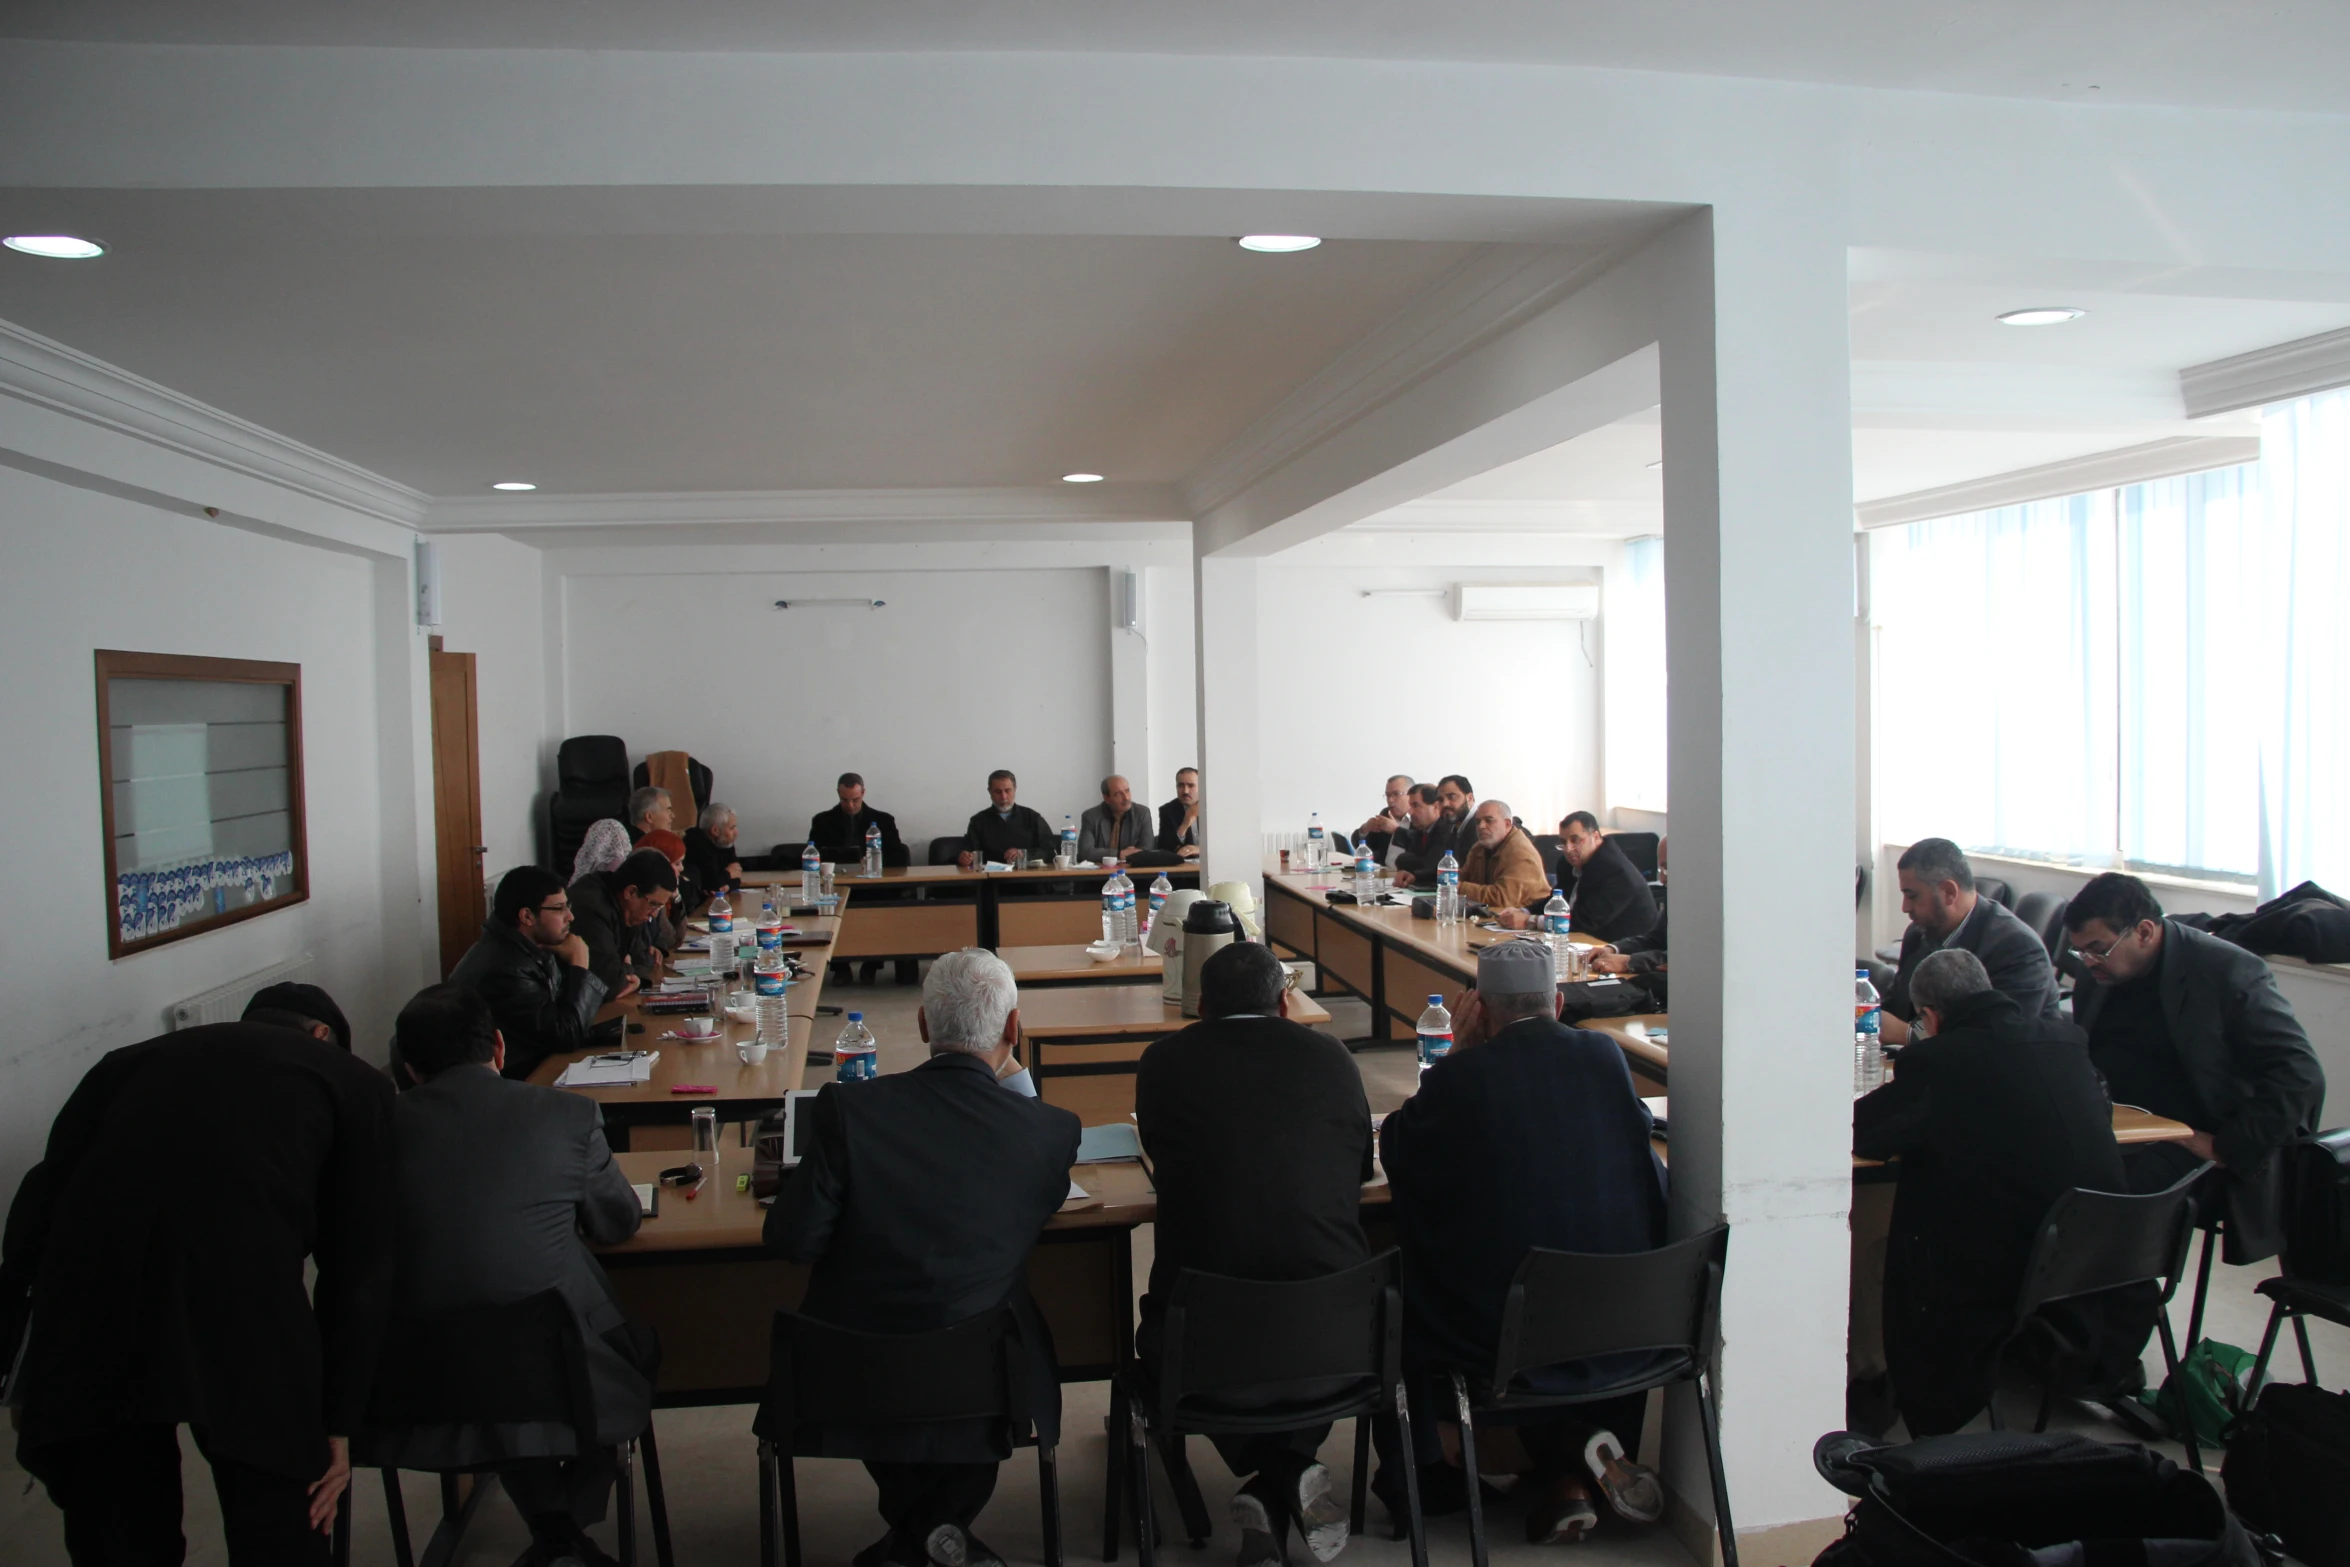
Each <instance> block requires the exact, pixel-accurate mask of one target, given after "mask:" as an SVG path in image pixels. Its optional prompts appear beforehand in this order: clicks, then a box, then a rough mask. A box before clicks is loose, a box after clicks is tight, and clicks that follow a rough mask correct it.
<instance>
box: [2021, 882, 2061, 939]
mask: <svg viewBox="0 0 2350 1567" xmlns="http://www.w3.org/2000/svg"><path fill="white" fill-rule="evenodd" d="M2063 901H2064V900H2063V899H2061V898H2059V897H2057V895H2056V894H2055V893H2053V892H2027V893H2025V894H2024V895H2023V896H2022V897H2020V898H2018V899H2016V900H2015V908H2014V909H2013V910H2012V911H2011V912H2012V913H2013V914H2014V915H2015V917H2016V918H2017V919H2019V920H2022V921H2023V922H2024V924H2025V926H2026V927H2027V928H2029V929H2030V931H2031V932H2032V934H2033V935H2035V936H2037V937H2039V938H2040V940H2041V941H2042V942H2043V943H2045V942H2046V941H2047V940H2048V921H2049V918H2050V917H2051V916H2052V915H2054V914H2055V912H2056V910H2057V906H2058V905H2059V904H2061V903H2062V902H2063Z"/></svg>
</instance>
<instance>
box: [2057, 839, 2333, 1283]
mask: <svg viewBox="0 0 2350 1567" xmlns="http://www.w3.org/2000/svg"><path fill="white" fill-rule="evenodd" d="M2064 924H2065V934H2066V936H2067V938H2068V939H2069V940H2070V942H2071V944H2072V949H2073V951H2074V952H2075V953H2077V954H2079V956H2080V960H2081V966H2082V968H2083V969H2084V970H2086V971H2087V976H2088V977H2087V979H2086V980H2084V981H2083V982H2082V984H2081V986H2080V988H2079V989H2078V990H2076V991H2075V992H2074V993H2073V1020H2074V1021H2075V1022H2077V1023H2079V1024H2080V1025H2081V1027H2082V1028H2083V1029H2085V1030H2087V1032H2088V1035H2089V1059H2090V1061H2091V1062H2092V1063H2093V1064H2094V1065H2095V1066H2096V1068H2097V1070H2098V1071H2099V1073H2101V1074H2102V1075H2103V1076H2104V1078H2105V1083H2106V1087H2107V1089H2108V1091H2109V1092H2110V1093H2111V1094H2112V1096H2113V1100H2114V1102H2115V1103H2116V1104H2130V1105H2137V1106H2139V1107H2140V1108H2141V1109H2146V1110H2151V1111H2153V1112H2154V1113H2155V1114H2156V1115H2163V1116H2168V1117H2170V1118H2171V1119H2172V1120H2174V1121H2184V1122H2186V1123H2187V1124H2188V1125H2189V1126H2191V1127H2193V1128H2194V1129H2195V1135H2194V1136H2193V1137H2191V1138H2189V1139H2188V1140H2187V1141H2186V1142H2183V1143H2150V1144H2144V1145H2141V1146H2138V1147H2134V1148H2129V1149H2126V1150H2124V1152H2123V1155H2122V1167H2123V1169H2124V1171H2125V1172H2127V1174H2128V1176H2129V1181H2130V1187H2131V1189H2132V1190H2133V1191H2140V1192H2151V1191H2160V1190H2162V1189H2163V1188H2164V1187H2166V1186H2168V1185H2170V1184H2171V1183H2172V1182H2173V1181H2175V1180H2177V1179H2178V1178H2179V1177H2180V1176H2182V1175H2185V1174H2186V1173H2187V1172H2188V1171H2190V1170H2192V1169H2194V1168H2195V1167H2196V1165H2197V1163H2198V1162H2200V1161H2202V1160H2205V1159H2209V1160H2212V1161H2213V1162H2215V1163H2217V1164H2218V1165H2219V1166H2220V1175H2219V1179H2218V1181H2217V1182H2216V1183H2215V1185H2214V1186H2213V1187H2212V1188H2207V1191H2206V1195H2205V1197H2204V1205H2205V1211H2206V1212H2207V1213H2208V1212H2210V1211H2211V1205H2212V1204H2214V1203H2216V1204H2218V1205H2219V1207H2218V1211H2219V1212H2220V1213H2221V1214H2222V1215H2223V1216H2224V1217H2225V1218H2226V1220H2227V1249H2226V1252H2225V1253H2224V1255H2225V1256H2226V1258H2227V1260H2228V1261H2229V1262H2231V1263H2236V1264H2243V1263H2248V1262H2258V1261H2260V1260H2261V1259H2262V1258H2265V1257H2270V1256H2274V1255H2275V1254H2276V1252H2277V1249H2278V1248H2279V1246H2281V1245H2282V1244H2283V1233H2282V1232H2283V1223H2284V1161H2283V1160H2281V1159H2279V1158H2278V1157H2277V1153H2278V1151H2279V1150H2280V1149H2282V1148H2283V1147H2284V1146H2285V1145H2286V1144H2287V1143H2290V1142H2291V1141H2293V1140H2294V1139H2295V1138H2296V1137H2301V1136H2304V1135H2306V1134H2307V1133H2309V1132H2310V1131H2312V1130H2313V1129H2315V1127H2316V1125H2317V1115H2318V1108H2319V1106H2321V1105H2322V1104H2324V1103H2325V1093H2326V1079H2325V1069H2324V1068H2323V1067H2321V1066H2320V1065H2319V1064H2318V1060H2317V1053H2316V1052H2315V1051H2313V1050H2311V1049H2310V1047H2309V1036H2308V1034H2306V1033H2305V1032H2303V1031H2302V1027H2301V1021H2300V1019H2298V1018H2296V1017H2295V1016H2294V1015H2293V1008H2292V1006H2291V1004H2290V1003H2288V1002H2287V1001H2286V1000H2285V998H2284V995H2283V993H2282V992H2280V991H2279V990H2278V989H2277V981H2276V975H2275V974H2273V973H2272V972H2270V970H2269V966H2268V961H2267V959H2265V958H2262V957H2259V956H2256V955H2255V954H2253V953H2250V952H2247V951H2245V950H2244V949H2243V948H2242V947H2239V946H2235V945H2234V944H2232V943H2230V942H2225V941H2222V940H2220V939H2219V938H2218V937H2217V936H2213V935H2210V934H2208V933H2206V932H2204V931H2200V930H2197V929H2195V928H2194V927H2193V926H2190V925H2182V924H2180V923H2179V922H2178V921H2177V920H2173V919H2166V918H2164V917H2163V912H2162V905H2160V904H2159V903H2156V902H2155V901H2154V894H2152V893H2151V892H2148V891H2147V890H2146V884H2145V883H2144V882H2141V881H2140V880H2138V878H2136V877H2135V876H2124V875H2121V874H2119V873H2118V872H2113V871H2108V872H2106V873H2105V874H2104V875H2102V876H2098V877H2096V878H2094V879H2092V880H2091V881H2090V882H2089V884H2088V885H2087V886H2085V887H2083V888H2082V889H2081V890H2080V892H2079V893H2077V894H2076V895H2075V896H2074V898H2073V900H2072V902H2071V904H2069V905H2068V906H2067V907H2066V909H2065V916H2064Z"/></svg>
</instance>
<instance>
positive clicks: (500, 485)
mask: <svg viewBox="0 0 2350 1567" xmlns="http://www.w3.org/2000/svg"><path fill="white" fill-rule="evenodd" d="M490 488H491V489H493V490H535V489H537V488H538V486H537V485H535V484H530V483H527V482H525V481H524V480H521V479H500V480H499V481H498V482H497V483H495V484H493V485H491V486H490Z"/></svg>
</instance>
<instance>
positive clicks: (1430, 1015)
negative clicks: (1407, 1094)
mask: <svg viewBox="0 0 2350 1567" xmlns="http://www.w3.org/2000/svg"><path fill="white" fill-rule="evenodd" d="M1419 1032H1420V1072H1421V1075H1423V1076H1425V1075H1426V1074H1427V1071H1428V1069H1429V1068H1430V1067H1432V1066H1434V1065H1435V1064H1436V1063H1437V1062H1439V1061H1441V1060H1443V1059H1444V1058H1445V1057H1446V1056H1447V1055H1450V1054H1451V1053H1452V1014H1451V1013H1450V1012H1448V1011H1446V1010H1445V1007H1444V998H1443V997H1442V996H1430V997H1429V998H1428V1010H1427V1011H1425V1012H1423V1013H1421V1014H1420V1026H1419Z"/></svg>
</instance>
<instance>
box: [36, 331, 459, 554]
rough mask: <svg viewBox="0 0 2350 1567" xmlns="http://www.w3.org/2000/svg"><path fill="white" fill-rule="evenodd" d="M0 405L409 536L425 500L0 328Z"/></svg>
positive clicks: (125, 374) (62, 348)
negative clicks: (18, 405) (46, 415)
mask: <svg viewBox="0 0 2350 1567" xmlns="http://www.w3.org/2000/svg"><path fill="white" fill-rule="evenodd" d="M0 396H7V397H13V398H16V399H18V400H19V401H22V402H26V403H31V404H34V405H36V406H39V407H42V408H48V409H51V410H54V411H55V412H58V413H61V414H64V415H66V416H68V417H70V418H73V419H78V420H82V421H84V422H86V423H88V424H92V425H96V426H99V427H100V428H103V429H107V430H111V431H114V432H116V433H118V434H121V435H127V436H130V437H131V438H133V439H135V440H140V441H145V442H147V443H149V444H150V445H154V446H159V447H162V448H164V449H166V450H169V451H173V452H177V453H179V454H180V455H182V456H185V457H192V458H195V459H196V460H197V461H199V462H206V463H210V464H212V465H214V466H215V467H219V468H224V469H227V470H229V471H231V472H233V473H239V474H243V475H244V476H245V477H247V478H251V479H258V480H260V481H262V482H263V483H267V484H273V485H277V486H279V487H280V488H282V489H286V490H291V491H293V492H295V493H297V494H301V495H306V496H309V497H311V498H312V499H314V500H321V501H325V502H328V503H330V504H332V505H336V506H342V507H347V508H349V509H350V510H352V511H356V512H361V513H364V514H365V515H367V516H370V517H375V518H379V519H381V520H383V521H385V522H391V523H397V524H399V525H400V526H402V527H414V526H416V523H417V521H418V519H419V518H421V517H423V516H424V514H425V509H426V507H427V506H428V505H429V504H430V498H429V497H427V496H426V495H424V494H423V493H422V492H420V491H417V490H412V489H410V488H408V487H407V486H406V485H404V484H399V483H396V482H394V481H393V480H390V479H387V478H384V477H383V476H382V475H381V474H376V473H370V472H369V471H368V470H366V469H365V468H361V467H359V466H358V465H356V464H354V463H347V462H345V461H343V460H342V459H341V458H339V457H335V456H331V455H329V454H328V453H326V452H322V451H319V450H317V449H316V448H314V447H309V446H304V445H303V444H302V443H301V442H299V441H293V440H288V439H287V438H286V437H284V436H282V435H279V434H276V433H275V432H274V431H270V430H265V429H263V428H262V427H261V426H259V425H257V424H251V423H248V422H247V421H245V420H243V419H239V418H238V417H237V416H236V415H234V414H230V413H224V412H222V411H221V410H220V409H217V408H214V407H212V406H210V405H209V404H206V403H200V402H198V401H196V400H195V399H194V398H192V397H188V396H185V395H183V394H181V393H179V392H175V391H173V390H172V389H171V388H169V387H167V386H158V385H157V384H156V383H155V382H153V381H149V380H146V379H144V378H143V377H140V376H136V375H133V374H131V373H130V372H129V371H127V370H123V369H118V368H117V367H115V366H113V365H110V364H107V363H106V362H105V361H104V360H101V359H93V358H92V357H90V356H89V355H88V354H85V353H82V352H80V351H79V350H77V349H72V348H68V347H67V346H66V345H64V344H63V343H59V342H54V341H52V340H51V339H49V338H46V337H43V336H41V335H40V334H39V333H37V332H30V331H27V330H26V329H25V328H23V327H21V326H18V325H16V324H15V323H14V322H9V321H0Z"/></svg>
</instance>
